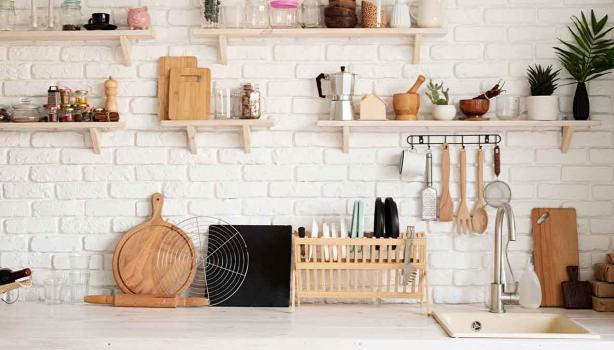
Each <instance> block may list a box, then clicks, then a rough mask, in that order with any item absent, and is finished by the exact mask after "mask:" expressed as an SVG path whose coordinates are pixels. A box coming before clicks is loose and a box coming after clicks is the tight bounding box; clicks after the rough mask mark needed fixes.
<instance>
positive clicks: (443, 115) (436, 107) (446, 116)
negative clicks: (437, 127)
mask: <svg viewBox="0 0 614 350" xmlns="http://www.w3.org/2000/svg"><path fill="white" fill-rule="evenodd" d="M426 88H427V90H428V91H427V92H426V96H428V98H429V99H430V100H431V103H433V112H432V114H433V119H435V120H454V118H456V107H455V106H454V105H450V104H449V103H450V96H449V92H450V89H446V88H444V86H443V82H441V83H439V84H437V83H434V82H433V81H432V80H429V83H428V85H427V87H426Z"/></svg>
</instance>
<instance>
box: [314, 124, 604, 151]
mask: <svg viewBox="0 0 614 350" xmlns="http://www.w3.org/2000/svg"><path fill="white" fill-rule="evenodd" d="M318 126H320V127H332V128H342V129H343V145H342V149H343V152H344V153H348V152H349V148H350V137H351V129H358V128H370V129H385V130H390V129H394V131H398V130H411V129H419V130H425V131H431V130H432V131H439V132H440V131H441V130H442V129H445V130H446V131H447V132H459V131H468V130H493V129H494V130H497V131H499V132H504V131H509V130H529V131H542V130H557V129H561V132H562V135H563V138H562V141H561V151H562V152H563V153H567V151H569V147H570V145H571V140H572V137H573V133H574V131H575V130H577V129H589V128H593V127H600V126H601V122H600V121H593V120H586V121H582V120H556V121H533V120H509V121H507V120H490V121H481V122H474V121H462V120H453V121H436V120H416V121H401V120H387V121H360V120H352V121H337V120H320V121H319V122H318Z"/></svg>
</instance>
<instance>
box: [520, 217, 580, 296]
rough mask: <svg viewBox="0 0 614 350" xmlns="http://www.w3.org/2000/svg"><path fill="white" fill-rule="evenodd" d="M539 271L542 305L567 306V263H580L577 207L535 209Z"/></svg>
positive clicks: (534, 230)
mask: <svg viewBox="0 0 614 350" xmlns="http://www.w3.org/2000/svg"><path fill="white" fill-rule="evenodd" d="M531 224H532V230H533V254H534V261H535V272H536V273H537V277H538V278H539V282H540V284H541V288H542V304H541V306H550V307H560V306H563V291H562V289H561V283H562V282H564V281H567V266H578V265H579V255H578V224H577V221H576V210H575V209H573V208H535V209H533V211H532V212H531Z"/></svg>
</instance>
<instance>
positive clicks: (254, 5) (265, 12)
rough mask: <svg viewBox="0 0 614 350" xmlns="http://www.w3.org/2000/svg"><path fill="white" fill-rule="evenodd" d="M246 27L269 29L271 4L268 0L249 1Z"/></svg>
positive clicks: (246, 9) (246, 12)
mask: <svg viewBox="0 0 614 350" xmlns="http://www.w3.org/2000/svg"><path fill="white" fill-rule="evenodd" d="M245 27H247V28H268V27H269V2H268V1H267V0H247V4H246V6H245Z"/></svg>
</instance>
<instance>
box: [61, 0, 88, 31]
mask: <svg viewBox="0 0 614 350" xmlns="http://www.w3.org/2000/svg"><path fill="white" fill-rule="evenodd" d="M61 19H62V30H66V31H72V30H81V24H82V23H83V14H82V13H81V0H64V3H62V8H61Z"/></svg>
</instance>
